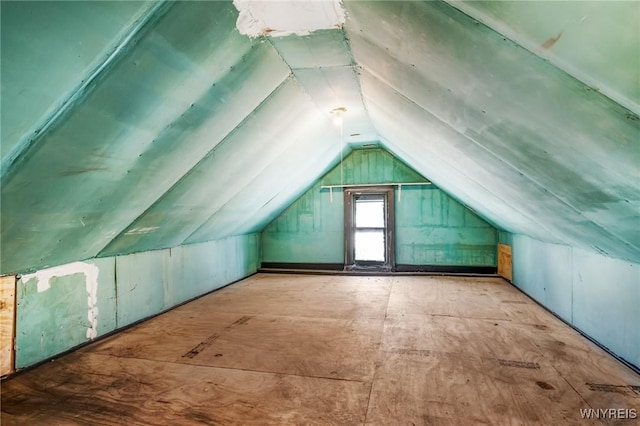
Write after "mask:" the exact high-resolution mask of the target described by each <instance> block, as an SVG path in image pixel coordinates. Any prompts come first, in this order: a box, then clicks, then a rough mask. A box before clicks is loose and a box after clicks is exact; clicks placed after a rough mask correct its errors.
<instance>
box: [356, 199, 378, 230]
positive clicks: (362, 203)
mask: <svg viewBox="0 0 640 426" xmlns="http://www.w3.org/2000/svg"><path fill="white" fill-rule="evenodd" d="M356 228H384V198H382V197H377V198H375V199H370V198H363V199H358V200H356Z"/></svg>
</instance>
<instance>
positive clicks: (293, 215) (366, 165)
mask: <svg viewBox="0 0 640 426" xmlns="http://www.w3.org/2000/svg"><path fill="white" fill-rule="evenodd" d="M341 176H342V177H341ZM341 182H342V183H344V184H369V183H371V184H384V183H402V182H404V183H409V182H427V180H426V179H425V178H424V177H423V176H421V175H420V174H418V173H417V172H415V171H414V170H413V169H411V168H410V167H408V166H407V165H406V164H404V163H403V162H402V161H400V160H398V159H397V158H395V157H394V156H393V155H392V154H390V153H389V152H388V151H386V150H384V149H381V148H374V149H356V150H354V151H352V152H351V154H349V155H348V156H347V157H346V158H345V159H344V161H343V163H342V167H341V166H340V165H337V166H336V167H335V168H333V169H332V170H331V171H330V172H328V173H327V174H326V175H325V176H324V177H322V178H321V179H320V180H319V181H318V182H316V183H315V184H314V185H313V187H312V188H311V189H309V190H308V191H307V192H306V193H305V194H304V195H302V197H300V198H299V199H298V200H296V201H295V202H294V203H293V204H292V205H291V206H290V207H288V208H287V209H286V210H285V211H283V212H282V214H281V215H280V216H279V217H278V218H276V219H275V220H274V221H273V222H272V223H271V224H269V225H268V226H267V227H266V228H265V229H264V231H263V232H262V250H263V259H262V260H263V262H283V263H342V262H344V202H343V201H344V200H343V193H342V190H340V189H339V188H334V189H333V201H331V194H330V193H329V190H327V189H321V186H322V185H336V184H340V183H341ZM496 240H497V232H496V230H495V228H493V227H492V226H491V225H489V224H487V223H486V222H485V221H483V220H482V219H480V218H479V217H478V216H477V215H475V214H474V213H473V212H471V210H469V209H467V208H466V207H464V206H463V205H461V204H460V203H458V202H457V201H455V200H454V199H452V198H451V197H449V196H448V195H447V194H445V193H444V192H443V191H441V190H440V189H438V188H436V187H435V186H433V185H424V186H406V187H403V188H402V195H401V196H400V194H398V193H397V192H396V263H397V264H411V265H469V266H480V265H482V266H495V264H496Z"/></svg>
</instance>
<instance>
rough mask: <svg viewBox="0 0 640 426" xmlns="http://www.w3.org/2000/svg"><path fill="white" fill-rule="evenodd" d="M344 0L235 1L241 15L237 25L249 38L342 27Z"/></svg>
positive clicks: (281, 35) (304, 33)
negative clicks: (341, 0)
mask: <svg viewBox="0 0 640 426" xmlns="http://www.w3.org/2000/svg"><path fill="white" fill-rule="evenodd" d="M340 3H341V2H340V0H327V1H309V0H288V1H256V0H233V4H234V6H235V7H236V8H237V9H238V11H239V12H240V14H239V15H238V20H237V21H236V27H237V28H238V31H240V34H244V35H247V36H249V37H260V36H271V37H283V36H288V35H293V34H295V35H308V34H310V33H312V32H313V31H316V30H326V29H335V28H340V27H342V25H343V24H344V22H345V16H344V9H343V8H342V5H341V4H340Z"/></svg>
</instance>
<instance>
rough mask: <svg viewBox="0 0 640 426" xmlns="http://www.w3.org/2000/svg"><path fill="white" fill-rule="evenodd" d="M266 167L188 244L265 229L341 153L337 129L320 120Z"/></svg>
mask: <svg viewBox="0 0 640 426" xmlns="http://www.w3.org/2000/svg"><path fill="white" fill-rule="evenodd" d="M308 130H309V138H303V139H300V140H299V141H298V142H297V143H296V144H294V145H291V146H290V147H289V148H288V149H286V150H285V151H284V152H283V153H282V154H281V155H280V156H278V158H277V159H276V160H275V161H273V162H272V163H271V164H269V166H268V167H267V168H265V169H264V170H263V171H262V172H261V173H260V174H259V175H258V176H257V177H256V178H255V179H253V180H252V181H251V182H250V183H248V184H247V185H246V187H245V188H243V189H242V191H240V192H238V193H237V194H236V195H235V196H234V197H233V198H231V199H230V200H229V201H228V202H227V203H225V205H224V206H222V207H221V208H220V210H218V211H216V212H215V213H214V214H213V216H211V217H210V218H209V219H208V220H207V221H206V222H205V223H204V224H203V225H202V226H200V227H199V228H198V229H197V230H196V231H195V232H194V233H193V234H191V235H190V236H189V238H188V239H187V240H186V241H185V242H186V243H196V242H200V241H209V240H212V239H217V238H223V237H225V236H227V235H240V234H245V233H249V232H252V231H253V230H255V231H260V230H262V229H263V228H264V227H265V226H266V225H267V224H268V223H269V222H271V221H272V220H273V219H274V218H275V217H276V216H277V215H278V214H279V213H280V212H281V211H282V210H283V209H284V208H285V207H286V206H288V205H289V204H291V203H292V202H293V201H294V200H295V199H297V198H298V197H299V196H300V195H301V194H302V193H303V192H304V191H306V190H307V189H308V188H309V187H310V186H311V184H312V183H313V182H314V181H315V180H316V179H317V177H318V176H320V175H322V174H324V172H326V169H327V165H333V164H334V163H335V160H336V156H338V153H339V151H340V144H339V143H336V142H334V143H330V141H332V140H334V141H335V140H336V134H335V132H336V130H335V129H332V128H331V127H328V126H327V125H326V123H324V122H322V121H319V122H318V123H316V125H315V126H314V127H312V128H309V129H308Z"/></svg>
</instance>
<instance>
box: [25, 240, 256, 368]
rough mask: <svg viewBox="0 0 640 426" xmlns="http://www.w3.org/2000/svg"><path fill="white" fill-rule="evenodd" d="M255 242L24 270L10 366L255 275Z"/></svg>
mask: <svg viewBox="0 0 640 426" xmlns="http://www.w3.org/2000/svg"><path fill="white" fill-rule="evenodd" d="M258 239H259V236H258V235H257V234H252V235H241V236H235V237H229V238H226V239H223V240H218V241H213V242H208V243H202V244H193V245H190V246H182V247H177V248H174V249H170V250H169V249H168V250H156V251H151V252H146V253H139V254H134V255H127V256H118V257H117V258H116V257H109V258H100V259H93V260H90V261H86V262H75V263H72V264H67V265H62V266H59V267H55V268H50V269H45V270H40V271H37V272H36V273H34V274H30V275H23V276H22V277H21V278H20V280H19V281H18V288H17V307H16V314H17V319H16V333H17V335H16V345H15V346H16V368H23V367H27V366H30V365H33V364H35V363H38V362H40V361H42V360H45V359H47V358H50V357H53V356H55V355H57V354H59V353H61V352H64V351H66V350H69V349H72V348H74V347H76V346H78V345H81V344H84V343H87V342H89V341H91V340H93V339H95V338H96V337H100V336H102V335H104V334H105V333H108V332H111V331H114V330H116V329H118V328H120V327H124V326H126V325H128V324H131V323H133V322H135V321H138V320H141V319H144V318H146V317H149V316H152V315H155V314H158V313H160V312H162V311H164V310H167V309H170V308H171V307H173V306H175V305H177V304H180V303H182V302H184V301H186V300H189V299H192V298H194V297H197V296H200V295H202V294H203V293H206V292H209V291H212V290H214V289H216V288H219V287H221V286H223V285H226V284H229V283H230V282H233V281H236V280H238V279H241V278H243V277H245V276H247V275H250V274H252V273H254V272H255V271H256V270H257V268H258V266H259V259H258V258H259V251H258V250H259V249H258Z"/></svg>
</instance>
